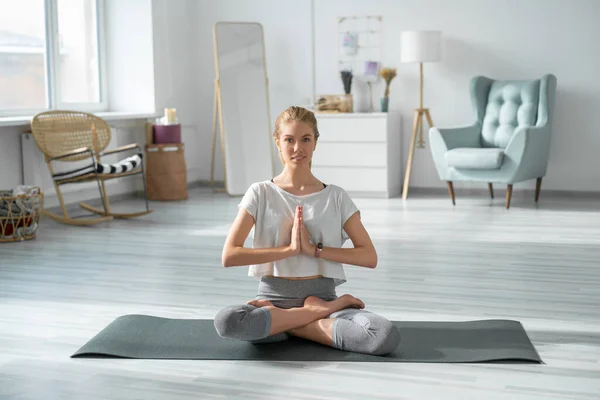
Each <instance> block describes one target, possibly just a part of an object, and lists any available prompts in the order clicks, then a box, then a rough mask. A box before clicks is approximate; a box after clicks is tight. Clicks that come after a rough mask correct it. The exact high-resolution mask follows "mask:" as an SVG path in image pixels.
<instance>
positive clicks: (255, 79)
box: [211, 22, 274, 196]
mask: <svg viewBox="0 0 600 400" xmlns="http://www.w3.org/2000/svg"><path fill="white" fill-rule="evenodd" d="M213 34H214V50H215V70H216V80H215V104H214V107H215V108H214V110H215V112H214V116H213V148H212V161H211V186H213V188H214V169H215V148H216V139H217V127H218V128H219V131H220V133H221V134H220V139H221V150H222V152H223V164H224V174H225V191H226V192H227V193H228V194H229V195H232V196H240V195H243V194H244V193H245V192H246V190H247V189H248V187H249V186H250V185H251V184H252V183H254V182H258V181H264V180H267V179H271V178H272V177H273V176H274V173H273V151H272V144H271V141H272V136H271V134H272V131H271V116H270V112H269V89H268V79H267V66H266V61H265V60H266V57H265V45H264V35H263V28H262V25H261V24H259V23H253V22H217V23H216V24H215V25H214V29H213Z"/></svg>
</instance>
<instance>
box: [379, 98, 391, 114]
mask: <svg viewBox="0 0 600 400" xmlns="http://www.w3.org/2000/svg"><path fill="white" fill-rule="evenodd" d="M389 104H390V98H389V97H382V98H381V112H388V106H389Z"/></svg>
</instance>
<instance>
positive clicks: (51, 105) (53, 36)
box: [0, 0, 108, 117]
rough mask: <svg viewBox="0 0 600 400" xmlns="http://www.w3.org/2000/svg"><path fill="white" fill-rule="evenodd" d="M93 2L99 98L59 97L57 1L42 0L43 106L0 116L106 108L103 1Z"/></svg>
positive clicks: (103, 109) (4, 110) (6, 112)
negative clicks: (81, 100)
mask: <svg viewBox="0 0 600 400" xmlns="http://www.w3.org/2000/svg"><path fill="white" fill-rule="evenodd" d="M94 1H95V2H96V36H97V40H98V78H99V81H100V82H99V101H98V102H93V103H69V102H63V101H62V100H61V94H60V84H59V82H58V79H59V78H58V76H59V75H58V74H59V68H60V66H59V62H60V57H59V56H58V55H59V40H58V0H44V24H45V32H46V42H45V46H46V52H45V56H44V70H45V74H46V99H45V100H46V107H45V108H43V109H18V110H6V109H0V117H15V116H26V115H35V114H37V113H39V112H43V111H49V110H60V109H63V110H77V111H86V112H102V111H108V96H107V86H108V85H107V79H106V70H107V66H106V36H105V31H106V30H105V1H104V0H94Z"/></svg>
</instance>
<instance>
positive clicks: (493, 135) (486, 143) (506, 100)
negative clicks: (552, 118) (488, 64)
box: [472, 77, 541, 149]
mask: <svg viewBox="0 0 600 400" xmlns="http://www.w3.org/2000/svg"><path fill="white" fill-rule="evenodd" d="M540 83H541V81H540V80H539V79H537V80H528V81H497V80H492V79H488V78H483V77H478V78H477V79H475V80H474V87H473V89H475V90H473V91H472V95H473V99H472V100H473V103H474V105H475V108H476V111H477V113H476V114H477V119H478V122H479V124H480V125H481V138H480V140H481V143H480V144H481V147H487V148H489V147H495V148H502V149H504V148H506V146H507V145H508V142H510V139H511V138H512V136H513V135H514V133H515V132H516V131H517V129H519V128H521V127H527V126H529V127H531V126H535V125H536V123H537V121H538V108H539V106H540V104H539V103H540Z"/></svg>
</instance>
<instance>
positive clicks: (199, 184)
mask: <svg viewBox="0 0 600 400" xmlns="http://www.w3.org/2000/svg"><path fill="white" fill-rule="evenodd" d="M107 183H108V182H107ZM119 183H121V185H119ZM126 186H129V188H127V187H126ZM187 186H188V189H194V188H209V187H211V183H210V180H206V179H198V180H194V181H191V182H188V185H187ZM214 186H215V187H216V188H219V189H223V188H224V187H225V182H224V181H215V182H214ZM94 189H95V190H94ZM107 190H108V191H109V194H110V200H111V202H116V201H122V200H129V199H137V198H143V196H144V192H143V191H142V190H141V189H133V190H132V189H131V185H128V184H127V182H116V184H115V185H111V187H108V188H107ZM505 193H506V189H505V188H504V187H494V197H496V198H501V197H502V198H504V196H505ZM349 194H350V195H351V196H352V197H369V198H371V197H372V198H388V196H387V195H385V194H373V193H363V192H361V193H352V192H349ZM454 194H455V196H456V198H460V197H461V196H462V197H489V195H490V192H489V189H487V188H486V189H483V188H454ZM414 196H435V197H440V196H448V189H447V188H443V187H411V188H410V190H409V193H408V198H409V199H410V198H411V197H414ZM534 196H535V190H533V189H513V193H512V198H513V199H522V198H531V199H533V198H534ZM540 196H541V197H542V198H544V197H547V198H569V199H574V198H577V199H599V200H600V192H589V191H566V190H544V189H542V191H541V194H540ZM44 197H45V200H44V202H45V208H46V209H47V210H49V211H52V212H59V211H60V207H59V206H58V199H57V198H56V194H54V193H52V194H47V193H45V194H44ZM77 197H78V198H77V200H71V201H68V200H67V199H65V203H66V206H67V211H74V210H79V209H80V207H79V203H80V202H82V201H85V202H87V203H88V204H90V205H93V206H96V207H101V206H102V202H101V201H100V198H99V197H98V188H97V187H95V188H93V187H88V188H86V189H85V190H83V191H78V196H77ZM400 197H401V195H398V196H394V197H392V198H400ZM48 200H49V201H48Z"/></svg>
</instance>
